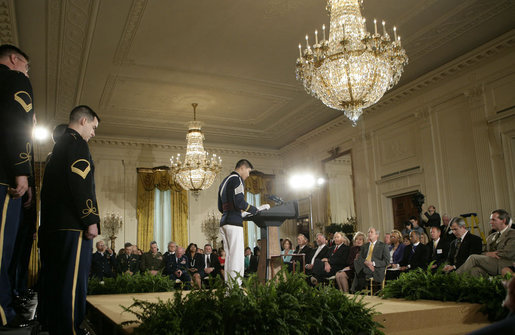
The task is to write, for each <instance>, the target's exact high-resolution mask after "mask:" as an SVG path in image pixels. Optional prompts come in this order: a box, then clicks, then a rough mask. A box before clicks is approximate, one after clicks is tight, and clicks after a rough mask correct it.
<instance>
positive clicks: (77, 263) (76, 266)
mask: <svg viewBox="0 0 515 335" xmlns="http://www.w3.org/2000/svg"><path fill="white" fill-rule="evenodd" d="M81 247H82V232H80V233H79V241H78V242H77V254H76V255H75V270H74V271H73V286H72V331H73V335H75V334H76V333H75V290H76V289H77V276H78V275H79V265H80V249H81Z"/></svg>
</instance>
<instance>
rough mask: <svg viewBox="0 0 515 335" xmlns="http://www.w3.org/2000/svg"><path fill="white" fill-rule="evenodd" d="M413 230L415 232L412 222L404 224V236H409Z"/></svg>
mask: <svg viewBox="0 0 515 335" xmlns="http://www.w3.org/2000/svg"><path fill="white" fill-rule="evenodd" d="M412 230H413V225H412V224H411V222H409V221H406V222H405V223H404V229H403V230H402V236H409V233H411V231H412ZM408 240H409V238H408Z"/></svg>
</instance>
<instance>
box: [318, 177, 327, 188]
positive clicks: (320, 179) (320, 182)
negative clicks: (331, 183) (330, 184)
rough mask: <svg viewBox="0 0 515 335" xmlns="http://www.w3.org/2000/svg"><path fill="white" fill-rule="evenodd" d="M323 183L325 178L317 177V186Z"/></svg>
mask: <svg viewBox="0 0 515 335" xmlns="http://www.w3.org/2000/svg"><path fill="white" fill-rule="evenodd" d="M324 183H325V179H324V178H322V177H319V178H318V179H317V185H318V186H321V185H324Z"/></svg>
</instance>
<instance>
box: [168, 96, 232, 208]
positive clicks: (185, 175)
mask: <svg viewBox="0 0 515 335" xmlns="http://www.w3.org/2000/svg"><path fill="white" fill-rule="evenodd" d="M191 105H192V106H193V121H190V122H189V123H188V133H187V134H186V157H185V158H184V161H181V154H177V157H175V158H174V157H173V156H172V158H170V163H171V172H172V174H173V175H174V178H175V181H176V182H178V183H179V185H181V186H182V188H184V189H185V190H190V191H193V195H194V196H195V197H196V198H197V197H198V195H199V191H201V190H205V189H206V188H209V187H210V186H211V185H212V184H213V181H214V180H215V177H216V175H217V174H218V172H220V170H221V169H222V159H221V158H220V157H217V156H216V154H213V155H212V156H211V157H209V154H208V153H207V152H206V151H205V150H204V144H203V141H204V135H203V134H202V130H201V128H202V127H201V126H202V124H201V122H200V121H197V106H198V104H196V103H193V104H191Z"/></svg>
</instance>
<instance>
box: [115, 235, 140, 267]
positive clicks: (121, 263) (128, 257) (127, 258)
mask: <svg viewBox="0 0 515 335" xmlns="http://www.w3.org/2000/svg"><path fill="white" fill-rule="evenodd" d="M124 249H125V252H123V253H120V254H119V255H118V258H117V259H116V264H117V272H118V273H119V274H122V273H127V274H130V275H133V274H135V273H137V272H139V260H138V258H137V257H136V256H135V255H133V254H132V250H133V248H132V244H130V243H129V242H127V243H125V248H124Z"/></svg>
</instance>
